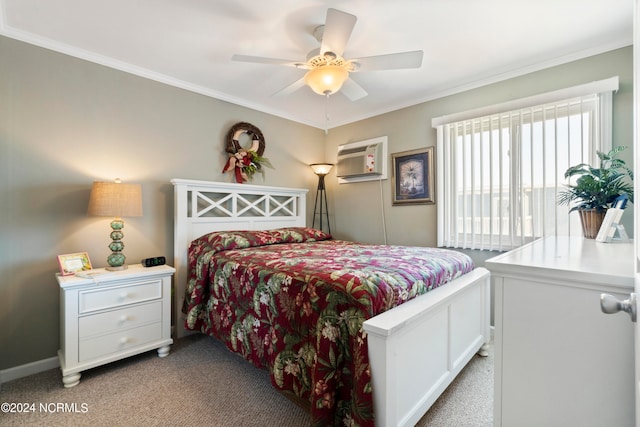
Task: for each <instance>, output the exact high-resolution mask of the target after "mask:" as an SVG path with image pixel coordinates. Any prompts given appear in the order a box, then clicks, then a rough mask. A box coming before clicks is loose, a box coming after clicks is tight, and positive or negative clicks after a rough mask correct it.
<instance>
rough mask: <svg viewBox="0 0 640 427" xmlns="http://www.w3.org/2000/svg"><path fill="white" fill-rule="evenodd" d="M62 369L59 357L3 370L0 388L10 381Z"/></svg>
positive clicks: (0, 372)
mask: <svg viewBox="0 0 640 427" xmlns="http://www.w3.org/2000/svg"><path fill="white" fill-rule="evenodd" d="M58 367H60V361H59V360H58V358H57V357H50V358H48V359H42V360H38V361H35V362H31V363H27V364H24V365H20V366H14V367H13V368H8V369H3V370H1V371H0V386H1V385H2V384H4V383H7V382H9V381H13V380H17V379H19V378H24V377H28V376H29V375H33V374H39V373H40V372H44V371H48V370H49V369H55V368H58Z"/></svg>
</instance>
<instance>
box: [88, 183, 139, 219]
mask: <svg viewBox="0 0 640 427" xmlns="http://www.w3.org/2000/svg"><path fill="white" fill-rule="evenodd" d="M88 213H89V215H96V216H110V217H118V218H119V217H128V216H142V186H141V185H140V184H122V183H120V182H117V181H116V182H94V183H93V186H92V187H91V196H90V198H89V209H88Z"/></svg>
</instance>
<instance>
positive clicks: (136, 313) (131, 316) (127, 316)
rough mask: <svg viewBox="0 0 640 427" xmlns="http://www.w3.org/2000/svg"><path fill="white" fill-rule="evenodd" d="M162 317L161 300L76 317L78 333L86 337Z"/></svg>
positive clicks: (153, 320)
mask: <svg viewBox="0 0 640 427" xmlns="http://www.w3.org/2000/svg"><path fill="white" fill-rule="evenodd" d="M161 319H162V302H161V301H156V302H152V303H149V304H144V305H139V306H134V307H127V308H122V309H119V310H113V311H107V312H106V313H100V314H93V315H89V316H84V317H81V318H80V319H78V335H79V337H80V338H87V337H90V336H95V335H104V334H106V333H109V332H116V331H119V330H123V329H131V328H134V327H137V326H140V325H144V324H147V323H155V322H159V321H160V320H161Z"/></svg>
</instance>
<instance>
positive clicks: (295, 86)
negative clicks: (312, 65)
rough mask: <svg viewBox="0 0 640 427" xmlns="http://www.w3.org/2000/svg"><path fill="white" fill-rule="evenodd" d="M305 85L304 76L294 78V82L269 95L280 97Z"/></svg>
mask: <svg viewBox="0 0 640 427" xmlns="http://www.w3.org/2000/svg"><path fill="white" fill-rule="evenodd" d="M305 85H306V83H305V82H304V77H303V78H301V79H299V80H296V81H295V82H293V83H291V84H290V85H289V86H287V87H285V88H283V89H280V90H279V91H277V92H276V93H274V94H273V95H271V96H274V97H278V98H279V97H282V96H287V95H291V94H292V93H293V92H295V91H297V90H298V89H300V88H302V87H304V86H305Z"/></svg>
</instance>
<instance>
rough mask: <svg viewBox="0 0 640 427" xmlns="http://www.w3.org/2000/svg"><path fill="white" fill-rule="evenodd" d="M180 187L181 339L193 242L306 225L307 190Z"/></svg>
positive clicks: (177, 309)
mask: <svg viewBox="0 0 640 427" xmlns="http://www.w3.org/2000/svg"><path fill="white" fill-rule="evenodd" d="M171 183H172V184H173V186H174V213H173V214H174V217H173V221H174V228H173V237H174V243H173V244H174V251H173V254H174V261H173V262H174V264H175V265H174V267H175V268H176V274H175V278H174V283H175V294H174V304H175V305H174V319H175V322H176V337H177V338H180V337H182V336H184V335H185V334H186V331H185V329H184V327H183V325H184V315H183V314H182V303H183V301H184V292H185V289H186V285H187V272H188V256H187V250H188V249H189V243H191V241H193V240H194V239H196V238H198V237H200V236H202V235H203V234H206V233H210V232H212V231H225V230H267V229H271V228H280V227H304V226H305V225H306V215H307V213H306V212H307V210H306V202H307V192H308V191H309V190H307V189H300V188H284V187H267V186H263V185H248V184H234V183H224V182H210V181H194V180H188V179H172V180H171Z"/></svg>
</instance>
